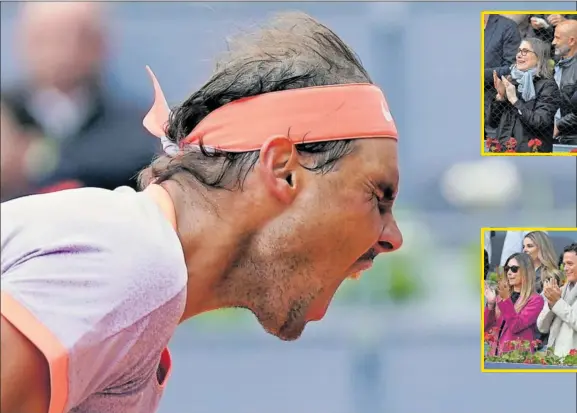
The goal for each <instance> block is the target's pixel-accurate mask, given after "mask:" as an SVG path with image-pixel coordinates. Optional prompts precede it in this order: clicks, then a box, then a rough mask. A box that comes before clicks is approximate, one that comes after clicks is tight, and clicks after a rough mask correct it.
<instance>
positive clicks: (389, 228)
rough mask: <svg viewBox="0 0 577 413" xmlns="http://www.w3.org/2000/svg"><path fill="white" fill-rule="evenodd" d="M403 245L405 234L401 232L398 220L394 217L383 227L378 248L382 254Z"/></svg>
mask: <svg viewBox="0 0 577 413" xmlns="http://www.w3.org/2000/svg"><path fill="white" fill-rule="evenodd" d="M401 245H403V234H401V231H400V230H399V227H398V226H397V222H396V221H395V220H394V219H392V220H391V221H389V222H388V223H387V224H386V225H385V227H384V228H383V231H382V232H381V236H380V237H379V241H378V242H377V248H376V250H377V252H378V253H379V254H381V253H384V252H391V251H396V250H398V249H399V248H401Z"/></svg>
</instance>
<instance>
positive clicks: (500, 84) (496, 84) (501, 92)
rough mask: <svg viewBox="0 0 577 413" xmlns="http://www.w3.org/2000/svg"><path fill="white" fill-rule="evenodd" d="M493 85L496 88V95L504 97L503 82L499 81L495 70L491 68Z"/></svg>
mask: <svg viewBox="0 0 577 413" xmlns="http://www.w3.org/2000/svg"><path fill="white" fill-rule="evenodd" d="M493 86H494V87H495V90H497V97H498V98H503V99H504V98H505V93H506V92H505V85H504V84H503V82H502V81H501V79H500V78H499V75H497V72H496V71H495V70H493Z"/></svg>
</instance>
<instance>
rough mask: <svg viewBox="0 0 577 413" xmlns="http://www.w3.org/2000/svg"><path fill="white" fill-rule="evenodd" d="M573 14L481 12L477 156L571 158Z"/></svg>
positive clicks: (576, 86)
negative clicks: (478, 142)
mask: <svg viewBox="0 0 577 413" xmlns="http://www.w3.org/2000/svg"><path fill="white" fill-rule="evenodd" d="M575 54H577V11H574V10H573V11H569V10H561V11H484V12H482V13H481V155H483V156H577V58H575Z"/></svg>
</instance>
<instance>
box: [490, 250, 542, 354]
mask: <svg viewBox="0 0 577 413" xmlns="http://www.w3.org/2000/svg"><path fill="white" fill-rule="evenodd" d="M504 270H505V276H506V279H503V280H501V282H500V283H499V287H498V288H497V292H495V291H493V290H492V289H491V288H489V287H488V286H486V287H485V299H486V305H485V332H488V331H489V330H490V329H492V328H494V334H495V340H494V342H493V344H492V347H491V350H490V354H491V355H496V354H501V353H504V352H507V351H509V350H511V349H512V346H511V345H510V344H509V342H511V341H517V340H519V341H521V342H522V341H525V340H526V341H529V342H533V341H534V340H535V338H536V332H537V330H536V324H537V317H539V313H540V312H541V310H542V309H543V304H544V301H543V297H541V295H539V294H537V292H536V291H535V278H536V277H535V269H534V268H533V264H532V262H531V258H530V257H529V255H527V254H524V253H517V254H513V255H511V256H510V257H509V258H508V259H507V261H506V262H505V266H504ZM532 347H533V345H532Z"/></svg>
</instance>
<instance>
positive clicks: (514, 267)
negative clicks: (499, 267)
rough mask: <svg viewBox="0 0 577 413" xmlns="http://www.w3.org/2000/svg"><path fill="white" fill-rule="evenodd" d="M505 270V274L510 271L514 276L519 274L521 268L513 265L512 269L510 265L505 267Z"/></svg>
mask: <svg viewBox="0 0 577 413" xmlns="http://www.w3.org/2000/svg"><path fill="white" fill-rule="evenodd" d="M503 269H504V270H505V274H506V273H508V272H509V270H511V272H512V273H513V274H517V272H518V271H519V266H518V265H511V266H510V267H509V266H508V265H505V267H503Z"/></svg>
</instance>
